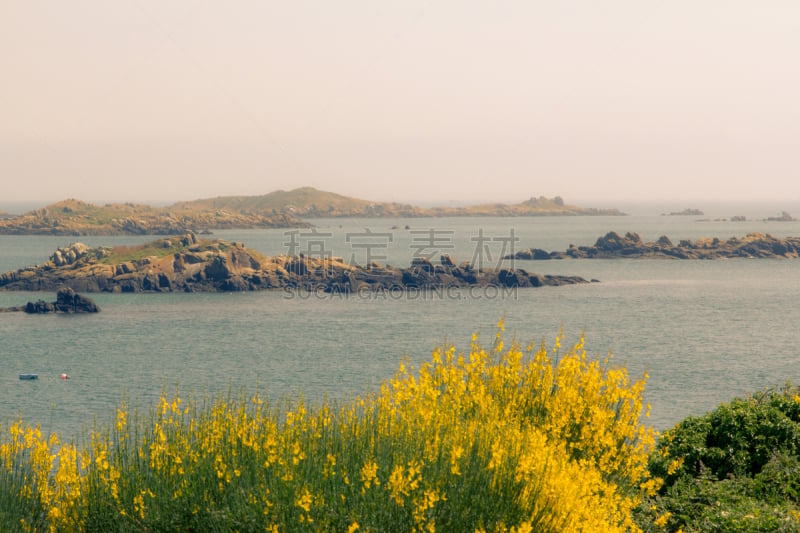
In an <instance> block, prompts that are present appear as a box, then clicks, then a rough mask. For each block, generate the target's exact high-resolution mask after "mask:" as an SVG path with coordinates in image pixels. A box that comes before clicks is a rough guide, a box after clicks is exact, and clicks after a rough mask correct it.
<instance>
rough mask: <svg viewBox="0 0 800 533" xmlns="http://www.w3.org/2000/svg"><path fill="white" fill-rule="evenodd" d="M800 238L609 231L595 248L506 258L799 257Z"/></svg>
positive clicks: (538, 251) (524, 252)
mask: <svg viewBox="0 0 800 533" xmlns="http://www.w3.org/2000/svg"><path fill="white" fill-rule="evenodd" d="M798 256H800V237H787V238H785V239H779V238H777V237H773V236H772V235H769V234H767V235H765V234H763V233H748V234H747V235H746V236H745V237H743V238H741V239H739V238H736V237H732V238H730V239H727V240H721V239H718V238H703V239H698V240H696V241H689V240H682V241H680V242H679V243H678V244H674V243H673V242H672V241H671V240H670V239H669V238H668V237H667V236H661V237H660V238H659V239H658V240H656V241H655V242H643V241H642V239H641V237H639V235H638V234H636V233H626V234H625V235H624V236H621V235H619V234H618V233H616V232H613V231H612V232H609V233H607V234H606V235H604V236H603V237H600V238H599V239H597V242H595V244H594V246H575V245H574V244H571V245H570V246H569V248H568V249H567V250H566V251H564V252H546V251H544V250H541V249H539V248H529V249H527V250H521V251H519V252H517V253H516V254H513V255H509V256H506V259H511V258H514V259H533V260H542V259H569V258H572V259H613V258H620V257H625V258H637V259H732V258H737V257H741V258H797V257H798Z"/></svg>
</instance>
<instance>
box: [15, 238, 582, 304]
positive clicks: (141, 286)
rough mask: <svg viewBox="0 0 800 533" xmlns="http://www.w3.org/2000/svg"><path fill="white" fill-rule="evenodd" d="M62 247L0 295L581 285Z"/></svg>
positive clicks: (455, 271)
mask: <svg viewBox="0 0 800 533" xmlns="http://www.w3.org/2000/svg"><path fill="white" fill-rule="evenodd" d="M67 248H68V251H66V252H65V251H64V249H62V250H61V251H60V253H59V254H53V257H51V260H50V261H48V262H47V263H45V264H44V265H41V266H37V267H30V268H25V269H20V270H16V271H12V272H6V273H5V274H2V275H0V288H3V289H8V290H56V289H59V288H61V287H64V286H69V287H72V288H74V289H75V290H78V291H81V292H102V291H107V292H172V291H186V292H193V291H211V292H213V291H252V290H266V289H301V290H308V291H325V292H341V293H351V292H357V291H364V290H367V291H377V290H389V291H402V290H409V289H416V290H419V289H423V290H425V289H439V288H448V287H454V288H459V287H498V288H499V287H540V286H557V285H568V284H574V283H586V280H584V279H583V278H580V277H577V276H546V275H541V274H535V273H529V272H527V271H526V270H523V269H483V268H475V267H474V266H472V265H471V264H469V263H461V264H460V265H459V266H455V262H454V261H453V259H452V258H449V257H445V258H441V259H440V261H439V263H440V264H434V263H432V262H431V261H430V260H428V259H425V258H416V259H414V260H413V261H412V264H411V265H410V266H409V267H408V268H396V267H390V266H382V265H380V264H378V263H371V264H369V265H367V266H358V265H351V264H348V263H345V262H344V261H343V260H342V259H340V258H318V257H307V256H304V255H302V254H301V255H298V256H286V255H280V256H275V257H267V256H263V255H261V254H259V253H258V252H255V251H252V250H248V249H247V248H245V247H244V245H242V244H240V243H230V242H226V241H222V240H215V241H210V240H198V239H197V237H196V236H195V235H194V234H187V235H184V236H182V237H171V238H168V239H160V240H158V241H154V242H151V243H147V244H144V245H141V246H140V247H138V248H133V249H132V248H125V249H124V250H114V249H109V248H95V249H89V248H86V249H85V250H84V247H83V246H82V245H77V244H74V245H70V246H69V247H67ZM78 250H80V251H81V252H80V253H79V252H78ZM70 251H72V252H74V254H72V253H70ZM137 251H138V252H139V253H138V254H137ZM73 255H74V258H73ZM58 256H60V257H61V260H59V261H60V264H58V265H57V264H56V262H55V259H56V257H58ZM65 256H66V257H67V258H68V260H67V259H65Z"/></svg>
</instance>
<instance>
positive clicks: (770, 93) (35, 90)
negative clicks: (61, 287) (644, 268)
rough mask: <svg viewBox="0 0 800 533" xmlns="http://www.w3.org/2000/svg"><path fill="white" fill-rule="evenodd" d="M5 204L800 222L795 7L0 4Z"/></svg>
mask: <svg viewBox="0 0 800 533" xmlns="http://www.w3.org/2000/svg"><path fill="white" fill-rule="evenodd" d="M0 50H2V52H0V73H2V78H0V180H1V181H0V184H2V189H0V190H1V191H2V192H0V200H2V201H4V202H15V201H39V200H48V201H51V200H60V199H63V198H66V197H77V198H81V199H84V200H89V201H128V200H131V201H159V200H161V201H167V200H188V199H193V198H201V197H209V196H218V195H230V194H263V193H267V192H270V191H273V190H275V189H289V188H294V187H299V186H303V185H311V186H315V187H318V188H321V189H326V190H331V191H335V192H339V193H342V194H348V195H354V196H359V197H362V198H367V199H374V200H398V201H415V202H425V203H430V202H437V203H446V202H450V201H456V202H463V201H478V200H485V201H518V200H522V199H526V198H528V197H530V196H539V195H545V196H554V195H561V196H563V197H564V198H565V200H567V201H568V202H571V203H582V204H584V205H592V204H595V205H597V204H601V203H602V204H612V205H613V204H614V202H615V201H617V200H619V201H631V200H643V201H653V200H677V201H683V200H684V199H685V200H687V201H688V200H692V199H696V200H710V199H719V200H731V201H741V200H790V201H793V202H796V201H798V200H800V2H798V1H797V0H767V1H764V2H754V1H752V0H718V1H705V0H691V1H688V0H671V1H658V2H656V1H648V0H607V1H597V0H575V1H570V0H554V1H537V0H527V1H519V2H505V1H497V2H489V1H471V0H458V1H455V0H454V1H436V0H431V1H421V0H397V1H375V0H363V1H355V0H337V1H323V0H317V1H303V0H291V1H282V2H275V1H269V0H266V1H265V0H262V1H234V2H209V1H200V0H168V1H164V0H158V1H156V0H152V1H151V0H117V1H113V2H109V1H106V0H70V1H69V2H64V1H59V0H52V1H40V0H18V1H15V0H0Z"/></svg>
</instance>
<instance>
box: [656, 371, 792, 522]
mask: <svg viewBox="0 0 800 533" xmlns="http://www.w3.org/2000/svg"><path fill="white" fill-rule="evenodd" d="M798 392H799V391H798V389H797V388H794V387H792V386H791V385H788V384H787V385H785V386H784V387H782V388H781V389H778V390H775V389H768V390H764V391H761V392H758V393H756V394H753V395H752V396H750V397H747V398H737V399H734V400H733V401H731V402H730V403H726V404H723V405H720V406H719V407H718V408H717V409H715V410H714V411H712V412H710V413H708V414H706V415H705V416H701V417H690V418H687V419H685V420H683V421H682V422H680V423H679V424H678V425H676V426H675V427H674V428H673V429H671V430H669V431H667V432H666V433H664V434H663V435H662V436H661V438H660V440H659V443H658V447H657V449H656V451H655V452H654V453H653V454H652V456H651V458H650V471H651V473H652V474H653V475H654V476H657V477H660V478H663V479H664V485H663V486H662V487H661V489H660V491H659V494H658V496H657V497H655V498H653V499H651V500H650V501H647V502H645V503H644V504H643V505H642V507H641V508H640V513H641V514H640V519H641V520H640V521H641V522H642V523H648V522H649V523H651V524H653V523H654V522H655V521H656V520H654V519H653V517H652V515H650V513H656V514H657V515H658V516H660V517H662V519H661V522H660V523H664V525H665V526H666V528H667V529H668V530H670V531H677V530H679V529H682V530H683V531H686V532H688V531H798V530H800V522H799V520H800V395H798ZM663 517H667V518H666V519H664V518H663ZM645 529H647V528H645Z"/></svg>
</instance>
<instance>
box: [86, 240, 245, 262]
mask: <svg viewBox="0 0 800 533" xmlns="http://www.w3.org/2000/svg"><path fill="white" fill-rule="evenodd" d="M181 239H182V238H181V237H180V236H174V237H167V238H165V239H159V240H156V241H152V242H147V243H143V244H138V245H133V246H125V245H120V246H115V247H113V248H111V249H110V250H108V249H106V251H105V252H104V253H102V254H99V255H98V257H99V259H98V262H99V263H101V264H105V265H117V264H120V263H127V262H133V261H138V260H140V259H144V258H145V257H155V258H158V259H160V258H162V257H167V256H170V255H175V254H176V253H181V252H185V251H187V250H189V249H192V250H193V251H197V252H205V251H220V252H225V251H227V250H229V249H230V244H228V243H226V242H224V241H211V240H207V239H203V240H200V241H198V242H197V243H196V244H184V243H183V242H182V241H181Z"/></svg>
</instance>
